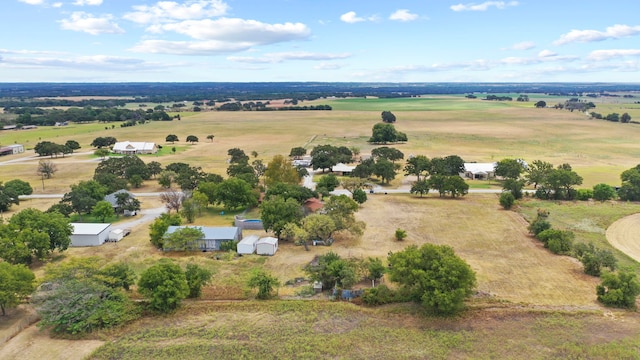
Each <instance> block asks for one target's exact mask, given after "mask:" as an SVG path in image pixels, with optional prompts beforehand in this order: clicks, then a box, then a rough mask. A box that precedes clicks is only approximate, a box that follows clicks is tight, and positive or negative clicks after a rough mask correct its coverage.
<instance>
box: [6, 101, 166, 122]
mask: <svg viewBox="0 0 640 360" xmlns="http://www.w3.org/2000/svg"><path fill="white" fill-rule="evenodd" d="M109 101H110V102H111V104H106V103H105V104H106V105H111V107H108V108H94V107H92V106H85V107H84V108H78V107H71V108H69V109H67V110H60V109H42V108H35V107H19V108H18V107H15V108H11V109H9V110H10V111H11V112H13V113H15V114H18V117H17V119H16V123H17V124H20V125H45V126H53V125H55V124H56V123H61V122H73V123H84V122H93V121H98V122H123V123H125V122H129V123H132V122H133V123H135V122H141V121H147V120H163V121H170V120H172V119H171V117H170V116H169V115H168V114H167V113H166V112H165V111H164V109H146V110H143V109H137V110H131V109H125V108H117V107H114V106H118V104H121V103H120V102H118V101H117V100H109ZM43 106H44V104H43Z"/></svg>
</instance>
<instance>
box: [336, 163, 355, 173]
mask: <svg viewBox="0 0 640 360" xmlns="http://www.w3.org/2000/svg"><path fill="white" fill-rule="evenodd" d="M355 168H356V167H355V166H349V165H345V164H343V163H337V164H335V165H334V166H333V167H332V168H331V171H332V172H334V173H336V175H350V174H351V172H352V171H353V169H355Z"/></svg>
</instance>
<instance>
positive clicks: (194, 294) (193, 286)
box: [184, 263, 213, 299]
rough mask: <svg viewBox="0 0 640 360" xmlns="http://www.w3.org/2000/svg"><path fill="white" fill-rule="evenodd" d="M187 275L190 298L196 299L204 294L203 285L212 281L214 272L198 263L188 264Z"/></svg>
mask: <svg viewBox="0 0 640 360" xmlns="http://www.w3.org/2000/svg"><path fill="white" fill-rule="evenodd" d="M184 274H185V277H186V278H187V285H189V295H188V296H187V297H188V298H191V299H196V298H199V297H200V296H201V295H202V287H203V286H204V285H206V284H208V283H209V281H211V276H213V273H212V272H211V271H209V270H207V269H205V268H203V267H201V266H198V265H197V264H193V263H189V264H187V270H186V271H185V273H184Z"/></svg>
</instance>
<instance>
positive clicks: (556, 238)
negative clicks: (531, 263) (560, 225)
mask: <svg viewBox="0 0 640 360" xmlns="http://www.w3.org/2000/svg"><path fill="white" fill-rule="evenodd" d="M536 237H537V238H538V240H540V241H542V243H544V247H546V248H547V249H549V250H550V251H551V252H552V253H554V254H569V253H570V252H571V250H572V249H573V239H574V238H575V235H574V234H573V232H571V231H567V230H555V229H547V230H544V231H542V232H540V233H539V234H538V235H537V236H536Z"/></svg>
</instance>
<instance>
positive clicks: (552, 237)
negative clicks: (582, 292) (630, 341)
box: [529, 210, 640, 308]
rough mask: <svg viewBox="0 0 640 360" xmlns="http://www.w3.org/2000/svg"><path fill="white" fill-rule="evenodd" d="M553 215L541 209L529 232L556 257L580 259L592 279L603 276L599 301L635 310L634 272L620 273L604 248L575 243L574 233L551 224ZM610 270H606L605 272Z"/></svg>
mask: <svg viewBox="0 0 640 360" xmlns="http://www.w3.org/2000/svg"><path fill="white" fill-rule="evenodd" d="M548 217H549V212H548V211H545V210H538V214H537V216H536V218H535V219H534V220H533V221H532V222H531V223H530V224H529V232H530V233H531V234H532V235H533V236H534V237H535V238H536V239H538V240H540V241H541V242H542V243H544V247H545V248H548V249H549V251H551V252H552V253H554V254H559V255H569V256H573V257H575V258H577V259H578V260H580V262H581V263H582V265H583V270H584V272H585V273H586V274H589V275H591V276H600V277H601V279H602V281H601V283H600V285H598V286H597V287H596V294H597V296H598V301H600V302H602V303H603V304H605V305H607V306H614V307H624V308H635V306H636V297H637V296H638V295H640V282H638V280H637V279H636V274H635V272H633V271H632V270H628V269H621V270H618V271H616V270H617V260H616V258H615V256H614V255H613V253H612V252H611V251H609V250H605V249H600V248H598V247H596V246H595V245H594V244H593V243H577V244H574V234H573V232H571V231H569V230H557V229H553V228H552V226H551V223H550V222H549V221H548ZM605 269H606V270H605Z"/></svg>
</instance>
